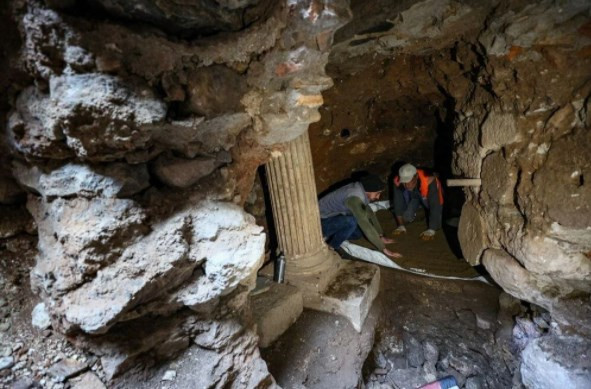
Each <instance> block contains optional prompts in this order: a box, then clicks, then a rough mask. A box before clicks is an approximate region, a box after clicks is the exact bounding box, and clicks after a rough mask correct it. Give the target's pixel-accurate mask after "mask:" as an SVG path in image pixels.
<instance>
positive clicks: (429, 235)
mask: <svg viewBox="0 0 591 389" xmlns="http://www.w3.org/2000/svg"><path fill="white" fill-rule="evenodd" d="M419 238H421V239H422V240H433V239H435V230H431V229H428V230H425V231H423V232H421V235H419Z"/></svg>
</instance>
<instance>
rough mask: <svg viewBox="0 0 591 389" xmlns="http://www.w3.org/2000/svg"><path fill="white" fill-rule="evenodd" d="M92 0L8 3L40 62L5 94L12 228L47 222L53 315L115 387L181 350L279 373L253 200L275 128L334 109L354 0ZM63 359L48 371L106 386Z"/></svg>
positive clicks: (230, 375) (260, 378)
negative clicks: (335, 62)
mask: <svg viewBox="0 0 591 389" xmlns="http://www.w3.org/2000/svg"><path fill="white" fill-rule="evenodd" d="M82 3H83V2H79V1H61V0H53V1H47V2H42V1H38V0H25V1H19V2H14V4H12V5H11V7H10V9H9V10H8V11H7V12H6V19H8V20H10V21H11V22H12V23H13V24H14V26H13V27H14V32H13V35H14V36H17V37H18V36H19V35H20V39H21V40H22V47H21V48H20V51H17V50H18V49H19V48H18V47H15V48H14V50H12V51H11V59H12V63H11V66H12V67H14V68H15V69H18V71H19V72H20V73H19V74H22V77H21V78H20V79H19V83H14V84H11V89H10V93H9V94H7V95H6V97H5V98H4V97H3V99H2V106H1V107H0V108H1V113H2V119H3V121H2V122H3V124H2V126H3V127H2V129H3V130H4V129H5V128H4V125H5V124H4V122H6V131H5V133H6V136H5V137H3V138H2V141H1V142H0V149H1V150H2V151H4V146H5V144H6V146H7V150H9V151H10V154H9V153H6V154H4V153H3V154H2V158H1V160H0V163H1V164H2V167H3V172H2V177H1V178H0V203H1V204H2V205H0V206H1V207H7V208H6V210H7V212H2V216H1V218H0V239H5V238H11V239H12V237H14V236H17V235H18V234H22V233H23V232H27V233H33V232H34V230H35V228H36V229H37V233H38V236H39V240H38V250H39V252H38V255H37V260H36V264H35V265H34V266H33V269H32V270H31V276H30V279H31V285H32V288H33V291H34V292H35V293H36V294H37V295H38V296H40V297H41V298H42V304H44V306H45V307H46V309H47V311H48V312H47V313H48V317H49V318H50V324H51V330H50V329H46V330H44V331H55V333H61V334H66V335H67V337H68V340H69V341H70V342H72V344H74V345H75V346H76V347H78V348H79V349H82V350H84V352H86V353H88V354H87V355H93V356H94V358H95V360H94V361H93V363H92V364H88V366H90V367H91V368H92V369H93V371H95V372H96V373H97V376H98V377H99V379H100V380H111V382H109V383H108V386H109V387H110V386H111V385H115V386H116V385H118V383H117V382H116V380H117V375H121V374H123V373H125V372H126V371H127V370H129V369H130V368H137V369H141V366H150V365H153V364H154V362H159V361H162V360H169V359H171V358H175V357H179V355H181V354H182V355H181V356H180V357H179V358H180V360H183V358H184V359H185V360H187V361H189V360H191V361H190V362H187V368H186V369H185V370H183V369H178V371H177V370H175V369H169V370H175V371H176V377H175V378H174V379H172V378H171V379H172V380H171V381H166V382H175V383H177V384H178V385H185V386H203V387H236V388H238V387H245V385H246V387H270V386H273V385H274V381H273V378H272V377H271V376H270V375H269V373H268V371H267V369H266V365H265V363H264V362H263V361H262V360H261V359H260V356H259V354H258V348H257V337H256V332H255V331H254V329H253V327H252V326H253V321H252V319H251V318H250V310H249V306H248V300H247V294H248V292H249V290H250V289H251V288H252V287H254V282H255V275H256V271H257V270H258V268H259V267H260V265H261V263H262V260H263V257H264V248H265V234H264V233H263V232H262V229H261V228H260V227H257V226H256V225H255V224H254V218H252V217H251V216H249V215H247V214H246V213H245V212H244V211H243V209H242V208H241V205H242V204H243V203H244V202H245V201H246V199H247V198H248V195H249V193H250V191H251V188H252V185H253V183H254V178H255V175H256V168H257V167H258V166H259V165H260V164H262V163H264V162H265V161H266V158H268V156H269V155H270V152H271V148H272V147H273V146H274V144H275V143H281V142H284V141H288V140H290V139H293V138H295V137H297V136H299V135H301V134H302V133H303V132H304V131H306V129H307V127H308V125H309V123H311V122H312V121H315V120H317V119H318V107H319V105H320V104H321V103H322V97H321V95H320V91H322V90H324V89H326V88H328V87H330V85H331V82H330V79H329V78H327V77H326V76H325V73H324V65H325V64H326V61H327V58H328V51H329V49H330V46H331V43H332V35H333V33H334V31H335V30H336V29H337V28H338V27H340V26H341V25H343V24H344V22H346V20H347V19H348V18H349V17H350V12H349V8H348V4H347V2H346V1H341V0H337V1H329V2H318V1H308V0H306V1H295V2H294V1H280V2H271V1H268V0H246V1H242V0H240V1H226V0H224V1H221V0H220V1H198V2H192V3H191V4H181V3H179V2H178V1H152V0H143V1H141V2H140V3H138V4H136V5H134V6H133V7H132V6H130V5H129V4H128V3H127V2H122V1H118V0H114V1H111V0H108V1H106V0H105V1H103V0H96V1H92V2H89V3H84V4H82ZM80 7H88V8H87V9H89V10H90V11H89V13H86V12H79V11H80ZM93 13H95V14H96V15H100V17H98V18H94V17H90V15H91V14H93ZM2 16H3V17H4V14H2ZM16 24H18V29H17V28H16ZM2 47H3V48H4V44H3V46H2ZM17 54H18V56H17ZM2 61H4V58H3V59H2ZM3 63H4V62H3ZM7 74H8V73H7ZM2 85H3V86H4V84H2ZM5 100H6V101H5ZM5 118H6V119H7V120H6V121H5V120H4V119H5ZM3 133H4V131H3ZM11 167H12V168H11ZM11 171H12V174H13V175H14V177H12V176H11V175H10V172H11ZM4 172H6V174H5V173H4ZM23 189H24V190H26V191H27V192H28V196H26V195H25V193H24V191H23ZM25 201H26V203H27V204H26V209H28V211H29V212H30V213H31V214H32V215H33V218H34V220H35V223H36V226H35V225H34V223H33V221H32V219H31V218H30V216H29V215H28V214H27V212H26V211H25V208H24V204H23V203H24V202H25ZM17 216H18V217H17ZM21 216H22V217H21ZM25 216H26V217H25ZM29 312H30V311H29ZM36 313H38V312H36ZM35 316H36V318H37V319H38V318H39V317H38V316H39V315H35ZM30 322H31V318H30V317H29V318H28V320H27V323H30ZM36 322H37V320H36ZM2 325H5V324H4V323H2ZM7 325H10V324H7ZM48 325H49V324H48V323H47V321H45V322H44V323H43V325H40V326H41V327H43V328H48ZM183 353H184V354H183ZM97 358H98V360H97ZM61 360H64V361H66V358H61ZM58 362H60V361H58V360H55V361H52V363H58ZM23 363H25V362H23ZM63 363H64V364H65V363H66V362H63ZM95 366H98V367H96V368H95ZM58 367H59V366H58ZM58 367H56V368H55V369H54V370H56V371H57V369H58ZM62 370H63V369H62ZM15 371H19V372H20V370H15ZM203 371H207V372H209V373H208V374H196V373H198V372H203ZM79 373H81V372H80V371H76V372H75V373H73V374H79ZM163 373H164V372H163ZM56 374H57V373H56ZM60 374H61V373H60ZM60 374H57V375H59V377H53V378H43V379H51V380H53V381H51V383H50V384H49V386H52V387H55V388H61V387H63V386H64V385H65V386H68V385H73V386H76V385H77V386H81V385H84V383H85V382H87V381H88V382H90V383H89V385H91V384H92V385H98V387H100V384H99V383H97V382H96V380H95V379H94V378H93V376H92V375H87V374H85V375H84V376H83V377H80V378H75V377H70V376H71V374H69V373H67V372H66V373H64V374H61V375H60ZM162 375H163V374H160V375H159V376H158V379H157V380H156V381H154V382H155V385H157V386H158V387H161V382H160V378H161V377H162ZM169 376H170V377H172V376H171V375H170V374H169ZM9 377H10V379H14V380H16V379H17V378H19V379H20V378H22V379H26V377H25V373H24V372H22V373H16V374H14V375H12V374H11V375H10V376H9ZM35 377H36V376H35ZM43 377H45V376H43ZM134 377H135V378H133V379H135V380H136V378H137V376H134ZM35 379H36V378H35ZM125 379H126V378H121V380H122V381H121V382H125ZM62 380H68V382H66V383H61V382H60V381H62ZM136 381H137V380H136ZM23 382H25V381H23ZM43 385H45V383H44V384H43ZM60 385H61V386H60ZM121 385H122V386H123V387H130V386H126V385H125V384H121ZM146 385H148V384H147V383H146ZM141 387H148V386H141Z"/></svg>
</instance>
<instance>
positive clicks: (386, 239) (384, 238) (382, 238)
mask: <svg viewBox="0 0 591 389" xmlns="http://www.w3.org/2000/svg"><path fill="white" fill-rule="evenodd" d="M380 239H381V240H382V242H384V244H391V243H394V242H395V241H394V239H390V238H386V237H385V236H383V235H382V236H380Z"/></svg>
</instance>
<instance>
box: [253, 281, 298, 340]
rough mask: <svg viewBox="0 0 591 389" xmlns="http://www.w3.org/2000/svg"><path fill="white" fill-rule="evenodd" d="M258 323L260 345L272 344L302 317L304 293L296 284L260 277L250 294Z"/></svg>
mask: <svg viewBox="0 0 591 389" xmlns="http://www.w3.org/2000/svg"><path fill="white" fill-rule="evenodd" d="M250 302H251V307H252V313H253V317H254V319H255V321H256V324H257V333H258V335H259V346H260V347H268V346H270V345H271V344H272V343H273V342H274V341H275V340H276V339H277V338H278V337H279V336H281V334H283V333H284V332H285V331H287V329H288V328H289V327H291V325H292V324H293V323H294V322H295V321H296V320H297V319H298V317H300V315H301V314H302V311H303V310H304V301H303V298H302V293H301V292H300V291H299V289H298V288H296V287H295V286H291V285H287V284H277V283H275V282H272V281H271V280H269V279H267V278H263V277H259V279H258V280H257V287H256V289H255V290H254V291H252V293H251V295H250Z"/></svg>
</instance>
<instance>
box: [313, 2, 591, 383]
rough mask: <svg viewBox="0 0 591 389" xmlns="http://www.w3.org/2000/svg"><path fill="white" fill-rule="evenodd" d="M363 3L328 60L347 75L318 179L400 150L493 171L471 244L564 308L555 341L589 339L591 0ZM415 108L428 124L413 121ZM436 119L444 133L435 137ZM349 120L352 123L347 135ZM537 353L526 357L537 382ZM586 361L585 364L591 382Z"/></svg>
mask: <svg viewBox="0 0 591 389" xmlns="http://www.w3.org/2000/svg"><path fill="white" fill-rule="evenodd" d="M351 8H352V11H353V15H354V17H353V21H352V22H351V23H349V24H347V25H346V26H345V27H344V28H343V29H341V30H339V32H338V33H337V34H336V35H335V47H334V48H333V51H332V53H331V57H330V61H329V65H328V67H327V69H328V70H329V72H330V73H329V74H331V75H333V77H334V78H335V88H333V89H332V90H330V91H328V92H327V93H325V95H326V97H327V98H326V100H327V106H326V107H323V109H322V110H321V112H322V115H323V116H322V120H321V121H320V122H319V123H317V124H315V125H313V126H312V127H311V132H312V146H313V149H315V155H314V157H315V160H316V161H317V166H316V170H317V172H318V177H317V182H318V186H319V187H320V188H322V187H327V186H328V185H330V184H331V183H333V182H334V181H336V180H339V179H343V178H346V177H348V175H349V174H350V172H351V171H354V170H360V169H366V168H370V169H374V170H377V171H378V172H380V173H382V174H384V175H386V174H387V172H388V166H389V165H390V164H391V163H392V162H393V161H396V160H399V159H405V160H410V161H412V162H415V163H418V164H423V163H427V164H429V162H431V163H434V164H435V168H436V169H438V170H440V171H443V172H446V171H447V172H449V173H451V174H453V175H454V176H457V177H467V178H481V179H482V185H481V186H480V187H473V188H466V189H464V193H465V195H466V202H465V204H464V206H463V210H462V216H461V220H460V225H459V238H460V242H461V244H462V251H463V253H464V257H465V258H466V260H468V261H469V262H470V263H471V264H473V265H478V264H483V265H484V267H485V268H486V269H487V270H488V272H489V273H490V275H491V276H492V277H493V279H494V280H495V281H496V282H497V283H498V284H499V285H500V286H501V287H502V288H503V289H504V290H505V291H507V292H508V293H510V294H512V295H513V296H515V297H517V298H519V299H522V300H525V301H528V302H531V303H534V304H536V305H538V306H541V307H543V308H544V309H547V310H548V311H549V312H550V313H551V316H552V321H553V326H552V330H551V331H550V332H551V333H552V335H551V336H552V337H557V338H555V339H554V338H553V340H548V341H544V342H545V343H547V344H553V345H555V344H561V345H562V346H560V347H563V348H564V347H567V346H565V345H568V344H571V343H577V342H579V340H578V339H579V338H577V336H583V337H586V338H587V339H588V338H589V336H591V327H590V323H591V255H590V253H591V250H590V249H591V208H590V204H591V190H590V187H589V184H588V182H587V181H588V179H587V176H588V175H589V170H590V168H591V165H590V163H589V158H588V154H589V150H590V146H591V131H590V127H591V119H590V116H589V108H590V96H591V57H590V48H591V34H590V31H591V30H590V26H591V24H590V23H591V22H590V20H591V19H590V12H591V8H590V6H589V4H588V2H581V1H566V2H556V1H549V0H548V1H540V2H536V3H535V4H531V3H530V2H524V1H517V2H515V1H479V2H475V1H444V0H441V1H437V0H427V1H414V2H413V1H409V2H398V3H397V4H396V5H393V6H387V4H386V2H385V1H376V2H363V1H353V2H352V4H351ZM406 103H408V104H406ZM405 104H406V105H405ZM408 118H411V121H412V122H415V123H423V124H424V125H425V126H426V127H427V130H425V129H421V128H420V126H417V127H415V128H409V126H408V125H406V124H407V123H406V120H407V119H408ZM348 126H350V127H348ZM434 127H435V128H437V129H438V130H439V131H438V134H437V135H438V136H439V137H441V135H442V134H443V135H444V137H443V139H444V140H445V141H446V142H444V143H443V144H439V145H438V144H437V142H433V140H431V141H426V140H425V136H426V135H428V130H431V131H433V130H434ZM342 128H349V129H351V136H350V137H348V138H347V139H345V138H344V137H341V136H340V134H339V132H340V131H341V129H342ZM442 131H443V132H442ZM433 132H434V131H433ZM447 142H448V143H447ZM446 143H447V144H446ZM432 145H434V147H435V150H436V151H435V153H432V154H431V152H432V151H431V150H430V148H431V147H432ZM438 147H449V150H450V155H449V156H448V159H447V160H446V159H443V160H439V161H438V160H437V159H436V156H437V149H438ZM322 150H328V151H327V153H325V154H323V151H322ZM452 150H453V154H452V153H451V151H452ZM374 152H378V153H380V155H379V156H375V154H373V153H374ZM409 156H410V158H409ZM429 156H431V158H432V159H431V161H429ZM335 161H336V162H335ZM442 163H447V164H448V165H447V166H444V165H442ZM323 165H325V166H326V167H327V168H326V169H324V168H323ZM336 166H345V168H346V169H347V171H339V170H337V168H336ZM565 336H566V338H565ZM569 336H570V337H573V338H572V339H571V338H568V337H569ZM567 338H568V339H567ZM586 342H587V343H585V344H587V345H588V344H589V343H588V340H587V341H586ZM577 344H578V343H577ZM532 347H534V346H532ZM536 350H537V349H536ZM536 352H537V351H531V353H533V354H535V353H536ZM552 353H553V351H551V352H548V355H550V354H552ZM562 354H563V353H562V352H561V351H560V350H557V351H556V352H555V353H554V354H553V355H562ZM528 355H529V359H528V361H532V360H534V359H535V358H532V357H531V355H532V354H528ZM537 355H538V356H540V355H541V354H539V353H538V354H537ZM544 355H546V354H544ZM552 358H554V357H552ZM575 358H576V357H575ZM526 362H527V361H526ZM552 363H555V364H556V365H560V364H563V362H561V361H558V360H554V361H553V362H552ZM581 363H583V364H585V363H587V362H584V361H583V362H581ZM532 365H535V363H531V362H528V365H527V366H525V368H524V371H525V374H527V375H528V377H529V378H527V380H529V381H528V385H530V386H532V385H533V386H535V385H537V384H539V382H538V383H537V384H532V382H533V381H531V377H532V376H533V375H532V374H533V373H532V371H534V370H535V369H533V370H532V368H531V366H532ZM563 365H564V364H563ZM574 365H576V366H579V365H580V364H579V363H578V362H577V363H575V364H574ZM577 369H578V367H577ZM585 369H587V370H584V369H583V370H580V371H578V373H576V374H583V375H582V376H580V377H586V378H583V379H586V380H587V381H586V382H588V380H590V379H591V378H589V374H590V373H589V368H588V364H587V368H585ZM583 371H584V372H583ZM581 372H583V373H581ZM573 374H574V373H573ZM576 374H575V375H576ZM580 377H579V378H580ZM575 381H576V380H575ZM573 382H574V381H573ZM564 386H565V387H566V386H569V384H566V383H565V384H564Z"/></svg>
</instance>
